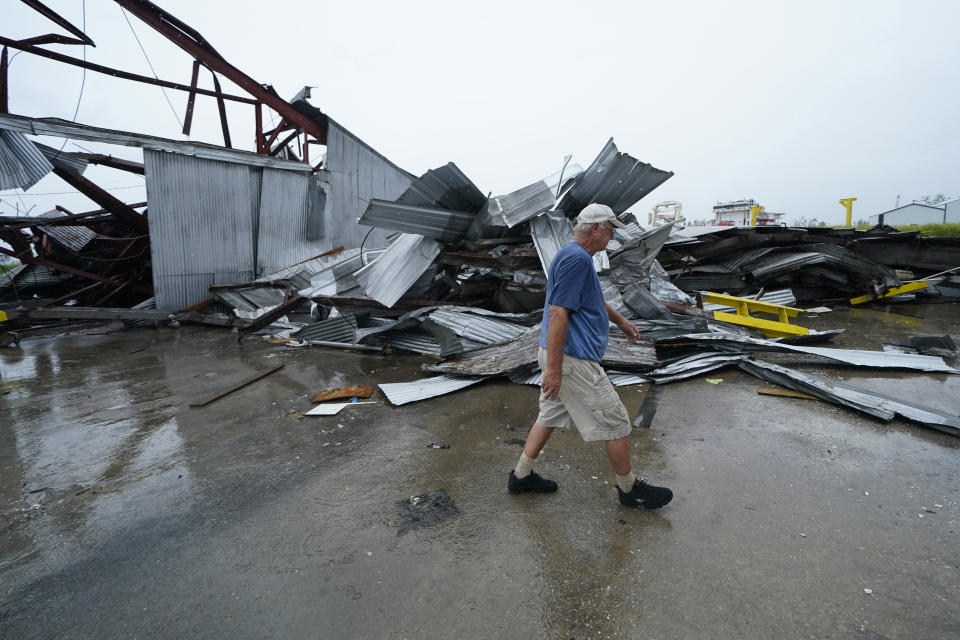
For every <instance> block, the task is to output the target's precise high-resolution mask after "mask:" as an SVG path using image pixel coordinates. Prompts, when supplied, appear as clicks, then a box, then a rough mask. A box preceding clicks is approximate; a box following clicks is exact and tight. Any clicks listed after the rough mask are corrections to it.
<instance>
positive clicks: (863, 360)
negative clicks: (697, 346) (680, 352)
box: [680, 333, 960, 373]
mask: <svg viewBox="0 0 960 640" xmlns="http://www.w3.org/2000/svg"><path fill="white" fill-rule="evenodd" d="M680 337H681V338H682V339H683V340H684V341H692V342H699V343H703V344H707V343H715V344H717V345H720V346H721V348H723V347H724V346H726V347H728V348H729V347H733V348H734V349H739V350H743V351H793V352H796V353H807V354H810V355H815V356H820V357H823V358H830V359H831V360H836V361H838V362H843V363H846V364H849V365H853V366H856V367H872V368H877V369H916V370H918V371H935V372H943V373H960V369H954V368H952V367H950V366H949V365H948V364H947V363H946V362H944V361H943V358H939V357H936V356H919V355H913V354H908V353H889V352H886V351H865V350H861V349H830V348H824V347H806V346H801V345H792V344H785V343H783V342H774V341H772V340H761V339H760V338H750V337H747V336H740V335H735V334H732V333H722V334H720V333H695V334H685V335H683V336H680Z"/></svg>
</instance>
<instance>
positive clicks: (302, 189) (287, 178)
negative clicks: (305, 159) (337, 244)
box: [151, 168, 329, 274]
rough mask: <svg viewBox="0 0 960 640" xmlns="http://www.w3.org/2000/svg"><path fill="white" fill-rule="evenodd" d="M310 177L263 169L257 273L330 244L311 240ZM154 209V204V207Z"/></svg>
mask: <svg viewBox="0 0 960 640" xmlns="http://www.w3.org/2000/svg"><path fill="white" fill-rule="evenodd" d="M310 179H311V178H310V176H308V175H304V174H302V173H294V172H292V171H280V170H277V169H269V168H265V169H263V177H262V181H261V183H260V217H259V223H258V226H257V261H256V264H257V268H256V273H257V274H261V273H272V272H274V271H278V270H279V269H282V268H283V267H286V266H288V265H291V264H294V263H297V262H301V261H303V260H306V259H307V258H312V257H313V256H315V255H317V254H319V253H322V252H323V251H325V250H327V249H328V248H329V247H327V246H326V245H327V244H329V242H320V241H311V240H308V239H307V238H308V235H309V234H308V228H309V226H310V220H309V217H308V214H309V211H310V207H309V203H308V201H307V192H308V191H309V188H310ZM151 206H152V205H151Z"/></svg>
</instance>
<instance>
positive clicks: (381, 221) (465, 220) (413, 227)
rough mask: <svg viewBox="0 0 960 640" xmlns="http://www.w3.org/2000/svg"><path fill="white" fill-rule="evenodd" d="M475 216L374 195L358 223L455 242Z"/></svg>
mask: <svg viewBox="0 0 960 640" xmlns="http://www.w3.org/2000/svg"><path fill="white" fill-rule="evenodd" d="M474 217H475V214H472V213H466V212H463V211H451V210H449V209H439V208H437V207H424V206H417V205H411V204H406V203H403V202H388V201H386V200H377V199H374V200H371V201H370V204H369V206H368V207H367V210H366V211H364V212H363V215H362V216H361V217H360V224H365V225H367V226H370V227H376V228H378V229H390V230H392V231H401V232H403V233H415V234H418V235H421V236H424V237H426V238H433V239H434V240H440V241H441V242H456V241H457V240H460V239H461V238H463V237H464V235H466V233H467V229H469V228H470V224H471V223H472V222H473V219H474Z"/></svg>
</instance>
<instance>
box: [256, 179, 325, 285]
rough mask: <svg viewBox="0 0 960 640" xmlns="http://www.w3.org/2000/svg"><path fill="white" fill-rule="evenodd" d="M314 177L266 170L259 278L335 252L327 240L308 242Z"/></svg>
mask: <svg viewBox="0 0 960 640" xmlns="http://www.w3.org/2000/svg"><path fill="white" fill-rule="evenodd" d="M309 189H310V176H307V175H304V174H301V173H293V172H292V171H280V170H277V169H263V174H262V182H261V186H260V218H259V225H258V226H259V228H258V233H257V274H258V275H259V274H263V273H273V272H274V271H279V270H280V269H282V268H284V267H287V266H290V265H291V264H295V263H297V262H302V261H303V260H307V259H309V258H312V257H314V256H316V255H318V254H320V253H323V252H324V251H326V250H328V249H331V248H332V247H331V246H330V242H329V241H328V240H326V239H320V240H315V241H310V240H307V237H308V228H309V226H310V225H309V223H310V221H309V211H310V206H309V202H308V201H307V192H308V191H309Z"/></svg>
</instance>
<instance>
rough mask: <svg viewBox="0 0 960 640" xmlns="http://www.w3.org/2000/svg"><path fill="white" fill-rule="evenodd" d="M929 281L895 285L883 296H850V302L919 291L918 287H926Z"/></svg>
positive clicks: (856, 302)
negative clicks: (900, 285)
mask: <svg viewBox="0 0 960 640" xmlns="http://www.w3.org/2000/svg"><path fill="white" fill-rule="evenodd" d="M928 284H929V283H928V282H927V281H926V280H917V281H916V282H908V283H907V284H905V285H903V286H902V287H893V288H891V289H888V290H887V292H886V293H885V294H883V295H881V296H869V295H867V296H860V297H859V298H850V304H862V303H864V302H870V301H871V300H879V299H880V298H889V297H890V296H895V295H897V294H900V293H909V292H910V291H917V290H918V289H926V288H927V285H928Z"/></svg>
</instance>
